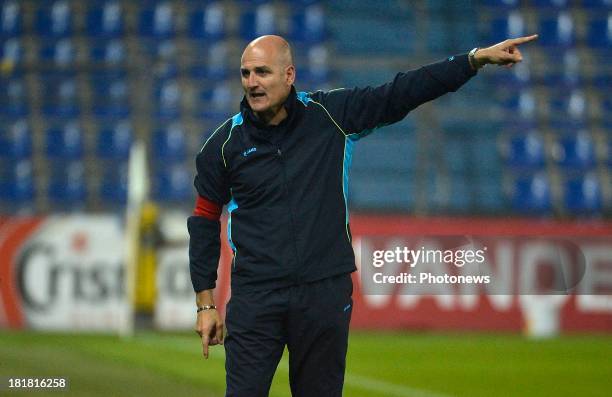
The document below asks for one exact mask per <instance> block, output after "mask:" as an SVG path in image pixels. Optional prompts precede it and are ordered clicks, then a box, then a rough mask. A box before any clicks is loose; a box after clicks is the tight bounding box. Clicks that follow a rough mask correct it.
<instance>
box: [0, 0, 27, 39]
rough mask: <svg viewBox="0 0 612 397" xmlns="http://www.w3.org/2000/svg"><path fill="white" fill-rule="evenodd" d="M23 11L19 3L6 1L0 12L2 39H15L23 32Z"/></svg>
mask: <svg viewBox="0 0 612 397" xmlns="http://www.w3.org/2000/svg"><path fill="white" fill-rule="evenodd" d="M22 13H23V10H22V8H21V7H20V4H19V2H18V1H5V2H3V3H2V9H1V10H0V37H15V36H19V35H21V34H22V32H23V14H22Z"/></svg>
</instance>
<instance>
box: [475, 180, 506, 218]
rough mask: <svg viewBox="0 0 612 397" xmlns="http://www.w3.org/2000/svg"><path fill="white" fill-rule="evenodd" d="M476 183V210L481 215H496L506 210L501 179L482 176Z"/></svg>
mask: <svg viewBox="0 0 612 397" xmlns="http://www.w3.org/2000/svg"><path fill="white" fill-rule="evenodd" d="M472 181H473V182H470V183H474V187H473V189H474V193H473V194H474V206H475V207H474V208H475V210H476V211H477V212H479V213H485V214H494V213H500V212H502V211H503V210H505V209H506V202H505V200H504V194H503V189H502V181H501V178H499V177H497V176H482V177H479V178H476V179H475V180H472Z"/></svg>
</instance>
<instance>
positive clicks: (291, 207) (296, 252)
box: [276, 147, 300, 270]
mask: <svg viewBox="0 0 612 397" xmlns="http://www.w3.org/2000/svg"><path fill="white" fill-rule="evenodd" d="M276 155H277V156H278V159H279V160H280V163H281V168H282V170H283V185H284V187H285V193H286V195H287V201H288V203H289V205H288V207H289V215H290V218H291V234H292V239H293V250H294V254H295V261H296V263H297V268H299V267H300V266H299V265H300V257H299V255H298V249H297V241H296V239H297V237H296V231H295V217H294V215H293V206H292V205H291V204H292V203H291V196H290V195H289V185H288V183H287V171H286V169H285V160H284V158H283V152H282V151H281V149H280V147H277V148H276ZM296 270H297V269H296Z"/></svg>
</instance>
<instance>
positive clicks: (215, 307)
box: [196, 305, 217, 313]
mask: <svg viewBox="0 0 612 397" xmlns="http://www.w3.org/2000/svg"><path fill="white" fill-rule="evenodd" d="M213 309H214V310H216V309H217V306H215V305H204V306H198V310H197V311H196V313H199V312H203V311H204V310H213Z"/></svg>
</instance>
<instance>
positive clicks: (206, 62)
mask: <svg viewBox="0 0 612 397" xmlns="http://www.w3.org/2000/svg"><path fill="white" fill-rule="evenodd" d="M201 54H202V57H197V55H196V57H197V59H196V63H195V65H194V66H193V68H192V69H191V77H193V78H195V79H208V80H210V81H219V80H225V79H227V77H228V69H229V68H228V59H229V54H228V46H227V42H224V41H218V42H214V43H212V44H211V45H209V46H208V47H207V48H206V49H205V50H203V51H201Z"/></svg>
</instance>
